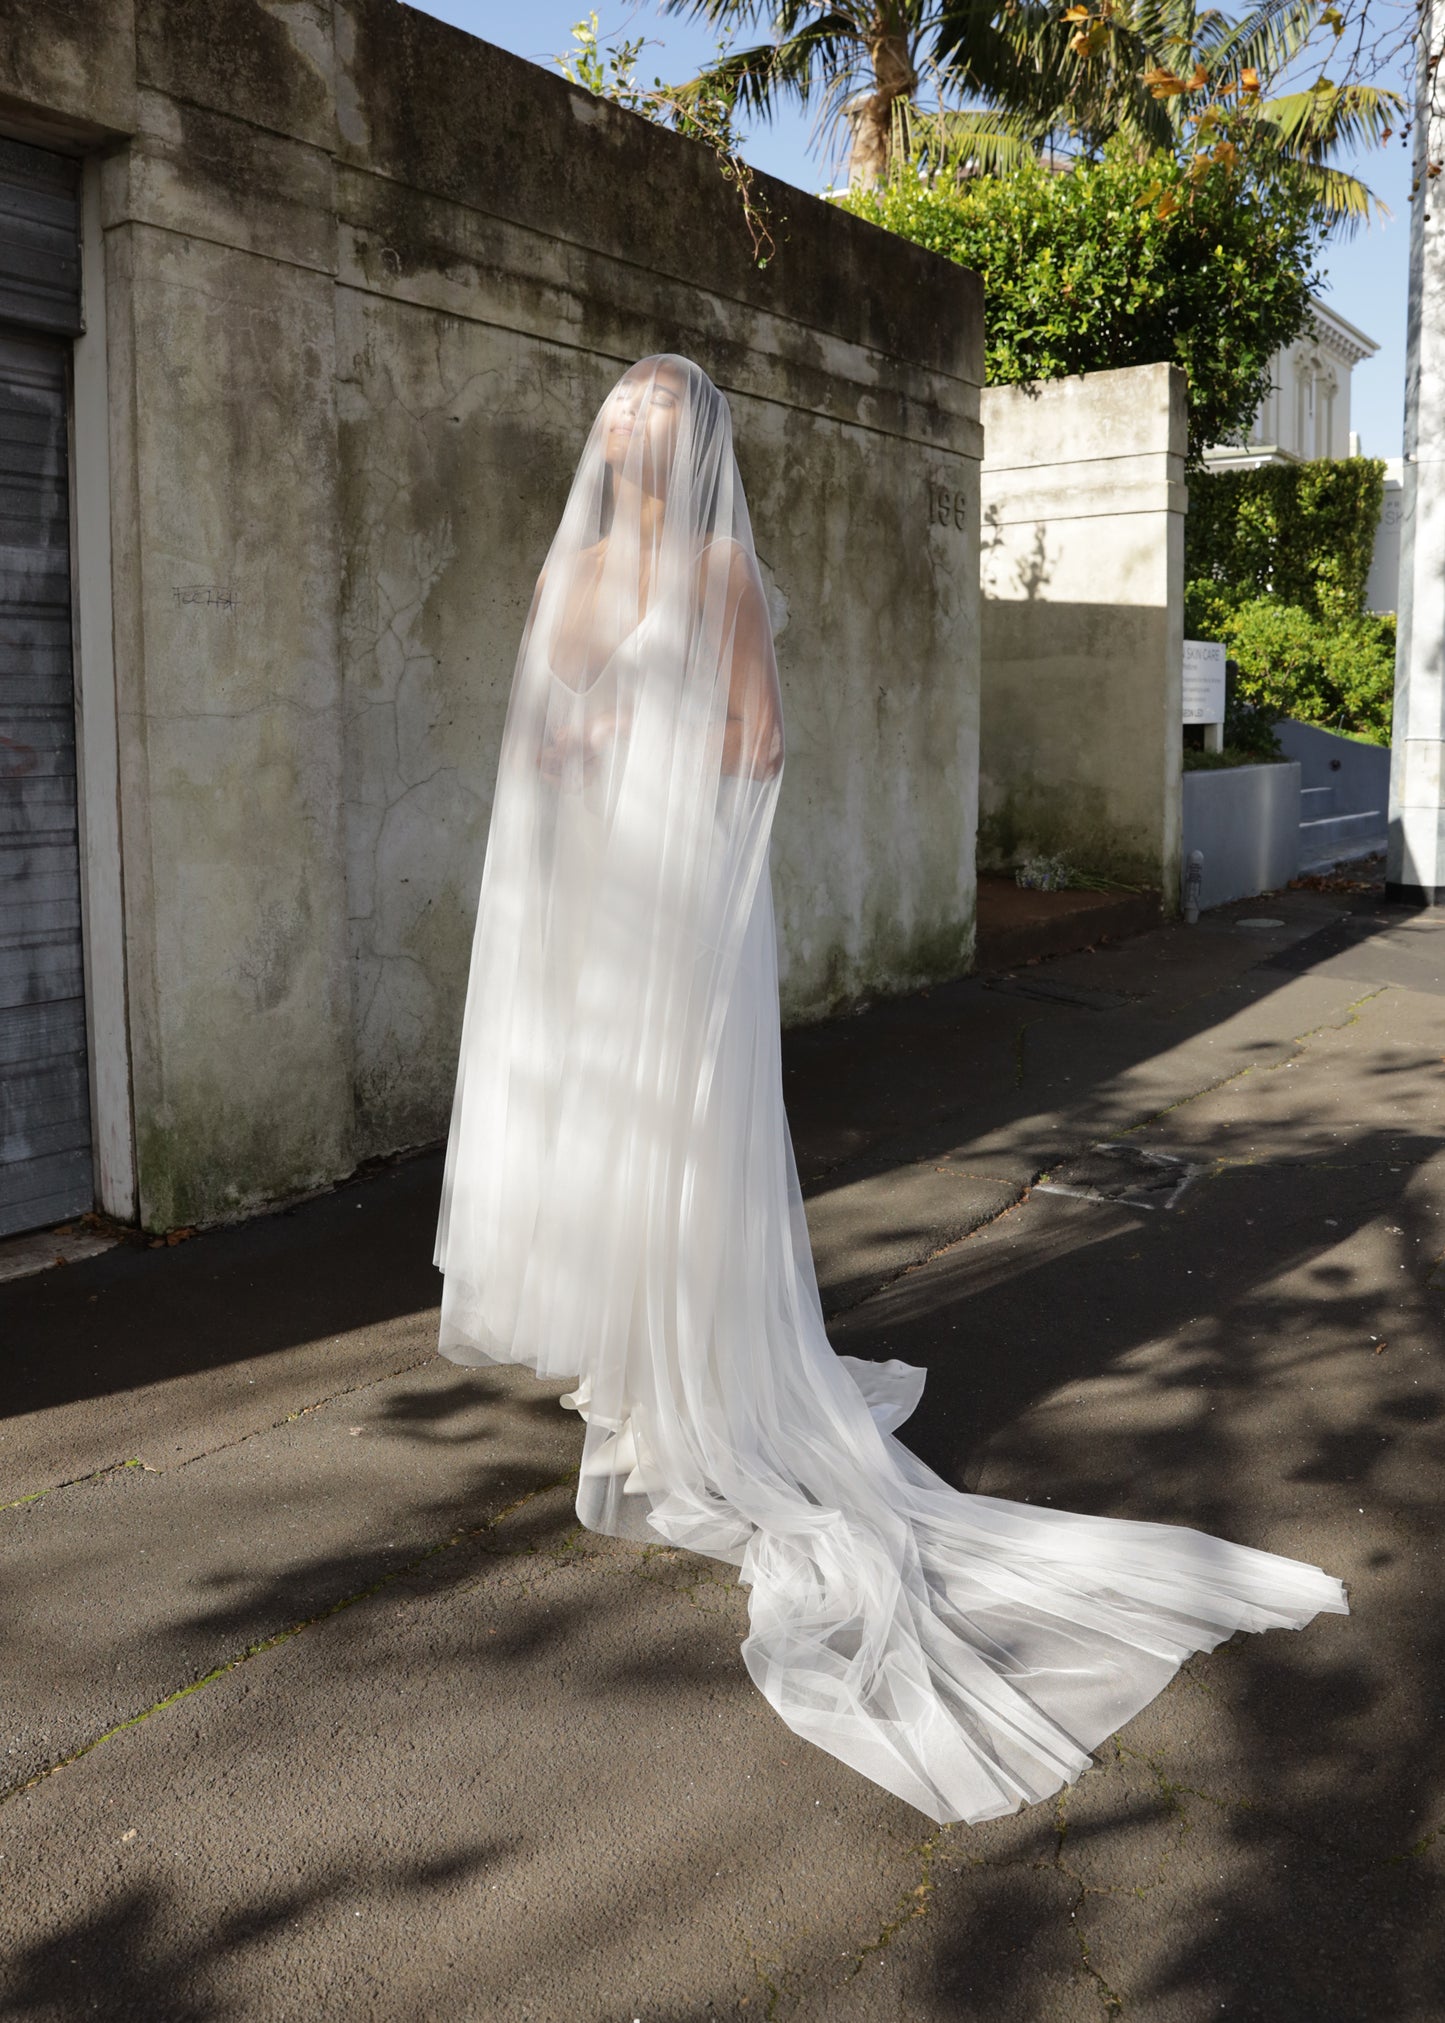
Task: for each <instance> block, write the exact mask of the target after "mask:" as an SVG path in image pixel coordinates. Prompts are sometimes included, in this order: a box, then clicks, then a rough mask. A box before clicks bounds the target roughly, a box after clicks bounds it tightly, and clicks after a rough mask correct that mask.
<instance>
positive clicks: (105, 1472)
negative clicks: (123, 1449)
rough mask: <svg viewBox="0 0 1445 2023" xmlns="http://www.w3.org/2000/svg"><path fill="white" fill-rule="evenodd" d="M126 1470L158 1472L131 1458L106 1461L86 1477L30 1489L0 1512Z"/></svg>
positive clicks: (13, 1499)
mask: <svg viewBox="0 0 1445 2023" xmlns="http://www.w3.org/2000/svg"><path fill="white" fill-rule="evenodd" d="M127 1468H140V1469H143V1470H144V1471H145V1473H146V1474H147V1475H158V1474H159V1473H160V1470H159V1469H158V1468H152V1466H151V1464H150V1463H149V1461H142V1460H140V1459H138V1458H132V1459H131V1460H129V1461H107V1462H106V1464H105V1466H104V1467H103V1468H92V1469H91V1471H90V1473H89V1474H88V1475H72V1476H69V1477H68V1478H67V1480H66V1481H64V1482H52V1483H50V1484H49V1485H48V1486H47V1487H46V1488H44V1489H32V1490H30V1491H29V1492H28V1494H27V1495H25V1496H13V1497H11V1499H10V1501H9V1502H8V1503H0V1511H4V1510H20V1509H23V1508H24V1506H25V1505H26V1504H27V1503H40V1502H43V1501H44V1499H45V1498H46V1497H47V1496H54V1495H55V1494H56V1492H57V1490H61V1489H79V1488H82V1487H83V1486H84V1485H85V1484H86V1483H87V1482H104V1481H105V1480H106V1479H107V1478H108V1477H109V1476H111V1475H122V1474H124V1472H125V1470H126V1469H127Z"/></svg>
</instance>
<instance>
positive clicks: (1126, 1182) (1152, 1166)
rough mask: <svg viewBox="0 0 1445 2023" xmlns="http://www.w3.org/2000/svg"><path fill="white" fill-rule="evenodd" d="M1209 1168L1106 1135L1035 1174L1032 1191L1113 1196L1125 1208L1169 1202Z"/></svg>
mask: <svg viewBox="0 0 1445 2023" xmlns="http://www.w3.org/2000/svg"><path fill="white" fill-rule="evenodd" d="M1208 1170H1209V1169H1208V1166H1207V1165H1205V1164H1202V1163H1200V1162H1199V1161H1197V1160H1190V1159H1181V1158H1180V1157H1179V1156H1178V1154H1177V1153H1174V1152H1155V1151H1152V1150H1150V1149H1149V1148H1148V1147H1147V1146H1144V1145H1130V1144H1128V1143H1121V1142H1119V1141H1117V1140H1111V1141H1109V1142H1107V1143H1105V1144H1100V1145H1091V1146H1090V1148H1089V1150H1088V1151H1087V1152H1085V1153H1084V1154H1083V1155H1082V1156H1081V1157H1080V1158H1078V1159H1071V1160H1070V1161H1069V1163H1068V1164H1067V1165H1066V1166H1061V1167H1060V1168H1059V1170H1058V1171H1057V1172H1056V1173H1051V1174H1050V1175H1049V1177H1048V1179H1047V1180H1040V1181H1039V1182H1038V1186H1037V1190H1036V1191H1037V1192H1038V1193H1040V1194H1072V1195H1074V1196H1075V1197H1076V1198H1077V1199H1078V1200H1080V1201H1113V1202H1117V1203H1119V1204H1120V1205H1121V1206H1124V1207H1128V1208H1173V1207H1174V1205H1175V1204H1176V1202H1177V1201H1178V1200H1179V1197H1180V1196H1181V1195H1182V1194H1183V1192H1184V1190H1185V1188H1186V1187H1188V1186H1189V1184H1190V1182H1191V1181H1193V1180H1197V1179H1198V1177H1199V1175H1200V1174H1201V1173H1206V1172H1208Z"/></svg>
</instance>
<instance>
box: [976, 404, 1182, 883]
mask: <svg viewBox="0 0 1445 2023" xmlns="http://www.w3.org/2000/svg"><path fill="white" fill-rule="evenodd" d="M982 413H983V422H984V465H983V551H982V583H983V691H982V704H981V711H980V724H979V832H978V854H979V866H980V868H981V869H989V870H1003V869H1007V868H1008V867H1009V866H1011V865H1013V864H1015V863H1017V862H1018V860H1019V859H1020V858H1021V857H1024V856H1028V855H1032V854H1035V853H1039V852H1042V853H1046V854H1050V855H1052V854H1055V853H1057V854H1058V855H1060V856H1063V857H1065V858H1067V859H1068V861H1069V862H1070V863H1071V864H1072V865H1075V866H1077V867H1078V868H1079V869H1081V870H1085V871H1094V872H1098V873H1102V874H1104V875H1106V876H1108V877H1110V878H1118V879H1123V880H1126V881H1128V882H1131V883H1138V884H1144V885H1151V886H1156V887H1158V888H1159V890H1160V891H1161V892H1162V893H1163V894H1164V897H1165V904H1166V905H1167V906H1172V905H1173V904H1174V895H1175V894H1176V892H1177V891H1178V889H1179V777H1180V749H1181V740H1180V708H1181V704H1180V681H1181V671H1182V665H1183V651H1184V629H1183V608H1184V513H1185V509H1186V505H1187V495H1186V492H1185V488H1184V453H1185V447H1186V439H1187V424H1186V416H1185V406H1184V379H1183V375H1182V374H1181V373H1180V372H1179V370H1178V368H1177V367H1174V366H1167V365H1149V366H1135V367H1131V368H1129V369H1128V370H1125V371H1120V372H1096V373H1088V374H1084V375H1082V376H1080V377H1078V378H1074V379H1064V380H1057V381H1054V382H1052V383H1050V384H1047V385H1042V386H1033V387H990V388H988V389H987V390H986V391H985V393H984V396H983V407H982Z"/></svg>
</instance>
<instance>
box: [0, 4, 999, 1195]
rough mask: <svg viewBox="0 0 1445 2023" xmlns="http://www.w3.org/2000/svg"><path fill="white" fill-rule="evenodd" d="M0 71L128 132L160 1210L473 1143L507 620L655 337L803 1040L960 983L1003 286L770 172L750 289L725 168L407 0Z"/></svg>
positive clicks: (44, 8)
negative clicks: (713, 541)
mask: <svg viewBox="0 0 1445 2023" xmlns="http://www.w3.org/2000/svg"><path fill="white" fill-rule="evenodd" d="M7 50H13V51H15V52H17V60H16V64H15V66H14V68H13V69H12V70H11V71H10V72H9V73H8V75H7V78H6V80H5V82H4V84H3V85H0V94H3V93H5V92H8V93H9V96H8V97H7V96H3V95H0V130H5V129H7V128H10V129H15V128H18V127H19V126H22V125H23V126H26V128H27V130H28V131H31V132H35V131H39V130H41V129H43V130H44V132H45V134H46V136H47V137H59V138H61V139H62V140H64V141H65V143H66V144H67V145H72V146H76V147H81V148H84V147H85V146H87V145H90V144H93V143H94V142H95V140H96V139H97V137H98V136H100V135H102V134H103V135H104V136H105V138H106V147H107V152H106V158H105V162H104V176H103V184H102V205H101V217H102V224H103V232H104V260H103V263H101V262H97V263H96V264H97V267H100V266H101V265H102V264H103V270H104V274H105V281H106V303H105V305H104V308H103V313H104V316H105V320H106V330H107V336H108V342H109V387H110V445H109V449H110V463H111V469H112V473H113V480H112V529H113V540H114V565H113V566H114V579H113V585H112V586H111V590H112V595H111V597H110V599H109V600H108V601H109V603H111V604H113V609H114V616H115V684H116V695H117V698H118V721H119V727H120V728H119V736H120V758H119V767H120V804H121V831H122V839H123V862H124V884H125V927H126V933H125V940H126V961H127V969H126V991H127V1040H128V1049H129V1055H128V1061H127V1062H124V1063H122V1067H123V1068H125V1069H127V1070H128V1072H129V1075H130V1086H131V1093H132V1101H133V1106H134V1115H135V1120H136V1135H137V1141H138V1149H137V1160H138V1179H139V1200H140V1212H141V1215H142V1218H143V1220H144V1221H145V1222H146V1223H147V1224H149V1225H153V1226H154V1225H160V1226H164V1225H168V1224H173V1223H178V1222H190V1221H199V1220H203V1219H208V1218H211V1217H215V1216H219V1215H225V1214H230V1213H235V1212H238V1211H240V1210H242V1209H244V1208H245V1207H247V1206H248V1205H250V1204H253V1203H256V1202H259V1201H263V1200H265V1199H268V1198H274V1197H276V1196H277V1195H281V1194H285V1193H288V1192H294V1191H299V1190H302V1189H305V1188H307V1187H309V1186H313V1185H315V1184H317V1183H320V1182H324V1181H326V1180H329V1179H331V1178H334V1177H335V1176H337V1175H339V1174H341V1173H344V1172H346V1171H348V1170H349V1169H350V1168H351V1167H352V1166H354V1165H355V1164H356V1162H357V1161H358V1160H360V1159H362V1158H364V1157H366V1156H367V1155H370V1154H376V1153H384V1152H387V1151H389V1150H392V1149H394V1148H397V1147H400V1146H403V1145H407V1144H414V1143H418V1142H424V1141H427V1140H430V1139H433V1138H435V1137H437V1136H438V1135H439V1133H440V1132H441V1131H442V1130H443V1129H444V1127H445V1123H446V1117H447V1110H448V1104H449V1100H450V1092H451V1085H452V1078H453V1072H454V1064H455V1051H456V1044H457V1036H458V1031H459V1026H460V1018H461V1008H462V1000H463V993H464V988H465V981H466V973H467V960H468V954H469V948H470V940H471V928H472V920H473V915H474V911H475V904H476V895H477V890H478V885H479V882H480V876H481V866H482V854H483V845H484V841H485V836H486V828H487V821H488V817H489V813H490V805H491V793H492V781H493V775H494V769H495V763H496V754H497V747H498V741H499V736H500V731H501V724H502V718H503V713H504V710H505V706H506V700H507V694H508V689H509V686H510V680H511V672H512V665H513V658H514V655H515V651H516V645H517V639H518V636H519V633H520V630H521V625H522V621H523V617H524V614H525V612H526V609H527V605H528V601H529V598H530V596H531V592H532V586H533V583H534V581H535V578H536V573H537V570H538V567H539V566H540V564H541V561H542V558H543V555H544V553H545V549H546V545H547V542H548V540H549V538H550V536H551V534H552V531H553V529H554V528H555V525H556V522H557V519H558V516H559V514H560V512H561V508H562V504H563V501H564V499H565V496H566V491H567V486H568V483H569V480H570V477H571V473H572V469H573V466H574V463H575V460H576V457H577V455H578V452H579V450H580V447H581V444H582V441H583V438H584V436H585V433H586V429H587V426H588V424H589V422H590V419H591V416H592V414H593V412H594V411H595V408H596V405H597V403H598V401H599V399H600V398H601V396H602V394H603V392H604V391H605V389H606V388H607V387H608V385H609V384H611V382H612V381H613V380H614V379H615V378H616V377H617V375H618V373H619V372H620V371H621V370H622V369H623V367H624V366H625V365H626V364H627V363H628V362H630V361H631V360H632V359H634V358H636V357H638V356H639V355H641V354H643V353H646V352H651V351H658V350H677V351H682V352H685V353H688V354H690V355H691V356H692V357H694V358H696V359H697V360H698V361H699V362H700V363H701V364H702V365H703V366H704V367H705V369H706V370H707V371H708V372H710V373H711V374H712V376H713V377H714V379H716V380H717V382H718V383H719V384H720V385H721V386H722V387H723V388H724V389H725V391H726V392H727V394H728V396H729V398H730V401H731V404H732V408H733V414H734V419H735V423H736V432H737V443H738V455H739V461H740V464H741V466H742V471H743V477H744V481H745V483H746V486H747V490H748V496H749V501H750V505H751V508H752V514H753V521H754V527H755V532H756V537H757V544H758V550H759V554H760V556H761V558H762V560H763V563H764V566H765V570H766V575H767V582H768V587H769V594H770V597H771V600H772V607H773V614H774V620H775V624H776V627H777V632H778V654H779V662H780V667H781V672H782V679H783V687H784V708H785V715H786V722H787V738H788V760H787V771H786V776H785V782H784V789H783V797H782V803H781V807H780V810H779V816H778V823H777V831H776V837H775V849H774V869H775V879H776V885H777V893H778V908H779V921H780V935H781V943H782V949H781V955H782V978H783V994H784V1006H785V1012H786V1014H787V1015H788V1016H789V1017H791V1018H794V1019H799V1018H807V1017H813V1016H817V1015H820V1014H822V1013H824V1012H826V1011H828V1010H830V1009H833V1008H835V1007H837V1006H839V1005H841V1004H844V1003H846V1002H848V1001H849V1000H851V999H854V998H857V997H859V996H861V995H864V994H871V993H873V992H875V991H887V990H898V989H904V988H907V987H909V986H912V985H915V984H917V983H920V982H923V981H926V980H928V979H929V978H938V977H943V976H948V975H954V974H957V973H958V972H960V971H961V970H963V969H965V968H966V967H967V965H968V962H969V960H970V956H971V950H972V941H973V906H974V869H973V836H974V829H975V819H976V799H975V794H976V753H977V711H978V691H977V664H978V608H977V607H978V562H977V540H978V526H979V510H978V459H979V455H980V450H981V436H980V432H979V427H978V421H977V413H978V387H979V381H980V379H981V376H982V371H981V367H982V321H981V302H980V292H979V287H978V283H977V281H976V279H975V277H974V276H972V275H969V274H966V273H964V272H963V271H962V270H960V269H958V268H956V267H954V266H952V265H951V264H949V263H947V262H944V261H941V260H939V259H937V258H935V257H934V256H932V255H930V254H928V253H925V252H924V251H922V250H921V249H920V248H918V247H914V246H912V245H909V244H907V243H905V242H904V241H902V240H899V239H896V238H893V237H891V236H890V235H888V234H885V233H883V232H880V231H877V230H875V229H874V228H873V227H871V226H868V225H866V224H863V223H862V222H861V221H859V220H857V219H854V218H851V217H849V216H847V215H845V214H843V213H841V212H839V211H837V210H836V209H834V208H832V207H830V206H828V205H825V204H822V203H820V202H817V201H815V200H813V199H810V198H808V197H806V196H804V195H802V194H800V193H799V192H798V191H796V190H793V189H788V188H786V187H784V186H781V185H772V184H769V183H767V181H766V179H765V178H759V195H760V196H761V197H762V198H763V199H764V201H765V202H766V203H767V205H768V206H769V208H770V210H771V213H772V217H773V221H774V226H775V230H776V233H777V238H778V251H777V255H776V257H775V258H774V259H773V260H772V261H771V262H770V264H769V265H768V266H767V268H766V269H761V270H760V269H759V268H758V267H757V266H756V265H754V263H753V261H752V258H751V253H750V247H749V242H748V237H747V233H746V230H745V228H744V223H743V218H742V214H741V210H740V207H739V203H738V199H737V196H736V194H735V192H734V191H733V190H732V189H730V188H729V186H728V185H727V184H725V183H724V181H723V179H722V177H721V175H720V174H719V171H718V166H717V163H716V161H715V160H714V158H713V157H712V156H711V155H710V154H709V153H708V152H707V151H706V150H705V149H702V148H700V147H697V146H695V145H693V144H692V143H690V142H687V141H684V140H682V139H680V138H679V137H677V136H675V135H671V134H668V133H665V132H663V131H662V130H660V129H659V128H657V127H655V126H652V125H650V124H649V123H648V122H646V121H644V120H641V119H638V118H636V117H634V116H633V115H631V114H628V113H625V112H622V111H620V110H619V109H618V108H616V107H614V106H611V105H608V104H606V103H603V102H601V101H599V100H597V99H595V98H593V97H591V96H590V95H589V94H588V93H586V92H584V91H581V90H579V89H577V88H576V87H574V86H572V85H569V84H568V83H566V82H565V81H564V80H563V79H561V78H560V77H558V76H555V75H552V74H549V73H548V72H547V71H545V70H543V69H542V68H540V67H538V66H536V65H533V64H528V63H525V62H522V61H521V60H519V59H517V58H515V57H512V56H509V55H507V54H505V53H504V52H502V51H500V50H497V49H494V48H492V47H490V46H489V45H487V44H485V43H482V42H479V41H477V40H475V39H474V38H472V37H470V36H468V35H465V34H462V33H461V32H459V31H457V30H455V29H452V28H449V27H447V26H445V25H444V24H442V23H441V22H438V21H436V20H433V19H431V18H430V17H428V16H425V15H422V14H419V13H415V12H413V11H412V10H411V9H409V8H407V7H404V6H402V5H399V4H396V0H213V4H211V5H209V6H206V7H199V6H197V5H196V4H195V0H116V4H115V5H113V6H107V7H95V8H76V7H75V6H74V4H73V0H0V53H3V52H4V51H7ZM26 52H29V53H28V54H27V53H26ZM37 52H38V53H37ZM88 313H89V314H90V315H91V316H92V317H94V316H96V315H98V314H101V313H102V305H101V304H100V303H99V302H98V301H97V300H95V299H92V300H91V302H90V303H89V304H88ZM943 499H946V500H947V501H948V511H947V513H946V515H945V514H944V513H943V512H942V510H941V508H940V505H939V501H940V500H943Z"/></svg>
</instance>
